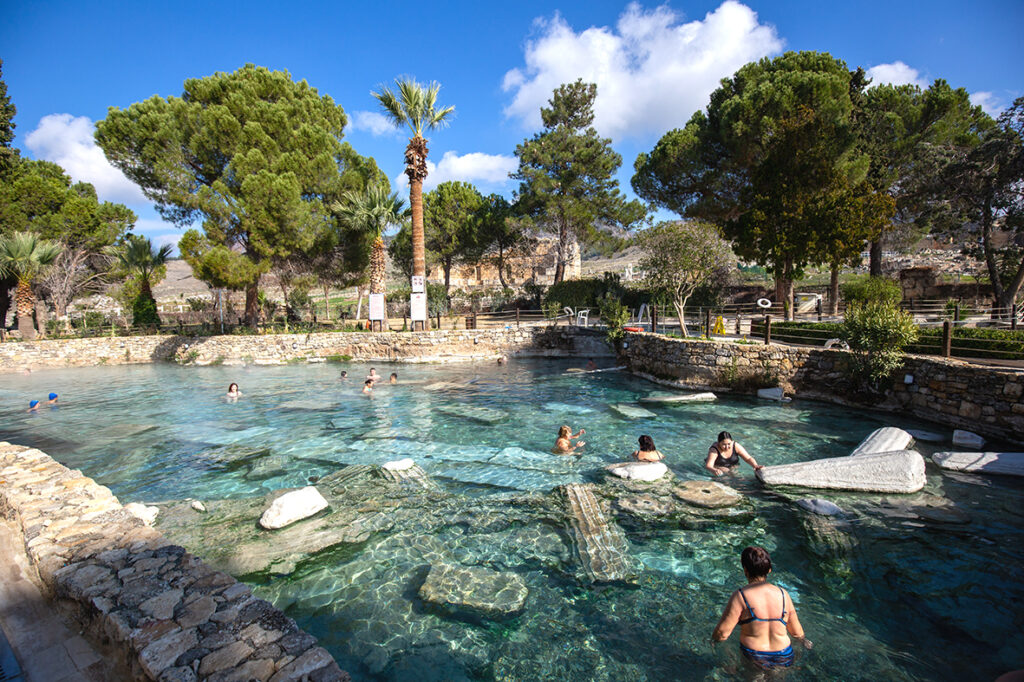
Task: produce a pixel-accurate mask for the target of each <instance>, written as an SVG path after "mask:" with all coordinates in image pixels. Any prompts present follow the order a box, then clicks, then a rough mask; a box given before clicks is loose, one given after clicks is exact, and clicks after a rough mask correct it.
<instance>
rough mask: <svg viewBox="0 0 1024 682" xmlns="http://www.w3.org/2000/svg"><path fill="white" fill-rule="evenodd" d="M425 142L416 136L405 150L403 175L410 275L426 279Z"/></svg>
mask: <svg viewBox="0 0 1024 682" xmlns="http://www.w3.org/2000/svg"><path fill="white" fill-rule="evenodd" d="M427 151H428V150H427V141H426V140H424V139H423V138H422V137H420V136H419V135H417V136H416V137H413V138H412V139H410V140H409V146H407V147H406V148H405V174H406V176H407V177H408V178H409V207H410V208H411V209H412V274H413V275H416V276H418V277H426V275H427V260H426V255H425V246H424V238H423V180H424V179H425V178H426V177H427Z"/></svg>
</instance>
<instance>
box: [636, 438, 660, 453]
mask: <svg viewBox="0 0 1024 682" xmlns="http://www.w3.org/2000/svg"><path fill="white" fill-rule="evenodd" d="M637 440H638V441H640V451H641V452H653V451H655V450H657V449H658V448H656V447H654V439H653V438H651V437H650V436H640V437H639V438H638V439H637Z"/></svg>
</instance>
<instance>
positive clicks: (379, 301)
mask: <svg viewBox="0 0 1024 682" xmlns="http://www.w3.org/2000/svg"><path fill="white" fill-rule="evenodd" d="M386 317H387V316H386V315H385V314H384V294H370V320H372V321H377V320H383V319H385V318H386Z"/></svg>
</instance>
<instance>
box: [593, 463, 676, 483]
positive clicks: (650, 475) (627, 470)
mask: <svg viewBox="0 0 1024 682" xmlns="http://www.w3.org/2000/svg"><path fill="white" fill-rule="evenodd" d="M608 472H609V473H611V474H612V475H613V476H618V477H619V478H625V479H626V480H630V481H656V480H658V479H659V478H661V477H662V476H664V475H665V474H666V473H668V467H667V466H665V463H664V462H623V463H622V464H616V465H613V466H612V467H609V469H608Z"/></svg>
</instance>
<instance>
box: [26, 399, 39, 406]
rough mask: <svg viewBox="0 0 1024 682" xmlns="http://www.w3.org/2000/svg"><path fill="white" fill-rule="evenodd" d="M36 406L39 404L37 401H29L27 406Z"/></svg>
mask: <svg viewBox="0 0 1024 682" xmlns="http://www.w3.org/2000/svg"><path fill="white" fill-rule="evenodd" d="M38 404H39V401H38V400H30V401H28V406H29V407H35V406H36V405H38Z"/></svg>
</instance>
